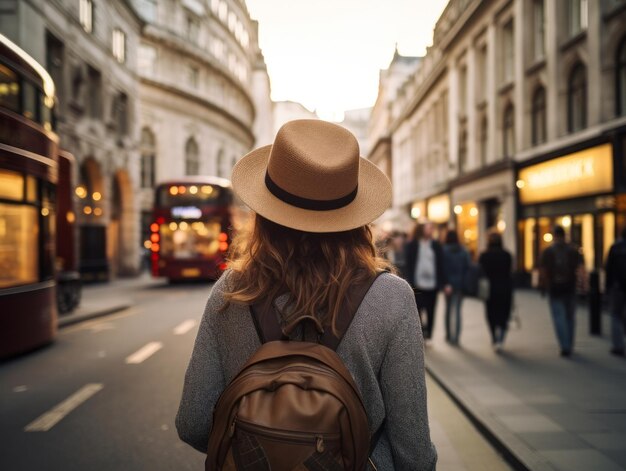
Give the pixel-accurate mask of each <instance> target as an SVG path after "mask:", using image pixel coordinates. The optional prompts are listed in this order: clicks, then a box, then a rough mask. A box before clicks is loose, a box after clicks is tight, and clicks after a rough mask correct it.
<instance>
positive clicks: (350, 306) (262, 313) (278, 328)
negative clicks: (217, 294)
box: [250, 271, 386, 350]
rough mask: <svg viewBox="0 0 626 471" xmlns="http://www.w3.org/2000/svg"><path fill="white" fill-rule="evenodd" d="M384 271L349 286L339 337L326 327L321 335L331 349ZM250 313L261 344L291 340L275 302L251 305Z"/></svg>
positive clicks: (323, 343) (342, 310)
mask: <svg viewBox="0 0 626 471" xmlns="http://www.w3.org/2000/svg"><path fill="white" fill-rule="evenodd" d="M383 273H386V271H381V272H379V273H377V274H376V275H375V276H373V277H371V278H370V279H368V280H366V281H365V282H363V283H359V284H358V285H353V286H351V287H350V288H349V290H348V293H347V295H346V298H345V299H344V302H343V305H342V307H341V309H340V311H339V316H338V317H337V323H336V327H337V331H338V333H339V337H336V336H335V335H333V333H332V331H331V329H326V331H325V332H324V334H322V335H321V337H320V343H321V344H322V345H324V346H326V347H328V348H330V349H331V350H336V349H337V347H338V346H339V343H340V342H341V339H342V338H343V336H344V334H345V333H346V331H347V330H348V327H349V326H350V323H351V322H352V319H353V318H354V315H355V314H356V312H357V310H358V309H359V306H360V305H361V302H363V298H365V295H366V294H367V292H368V291H369V289H370V287H371V286H372V284H373V283H374V281H376V278H378V277H379V276H380V275H381V274H383ZM266 306H267V307H266ZM250 314H251V316H252V321H253V323H254V327H255V329H256V331H257V335H258V336H259V340H260V342H261V344H264V343H267V342H271V341H274V340H289V337H288V336H286V335H285V334H284V333H283V326H282V325H281V323H280V321H279V318H278V316H277V315H276V311H275V309H274V307H273V304H270V305H269V306H268V305H267V304H265V303H257V304H254V305H250ZM303 320H304V319H303Z"/></svg>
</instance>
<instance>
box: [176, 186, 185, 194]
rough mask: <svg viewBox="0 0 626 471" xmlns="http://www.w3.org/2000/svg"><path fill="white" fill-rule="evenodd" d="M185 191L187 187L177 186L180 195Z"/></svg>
mask: <svg viewBox="0 0 626 471" xmlns="http://www.w3.org/2000/svg"><path fill="white" fill-rule="evenodd" d="M186 192H187V188H185V187H184V186H182V185H181V186H179V187H178V193H179V194H181V195H184V194H185V193H186Z"/></svg>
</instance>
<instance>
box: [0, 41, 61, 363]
mask: <svg viewBox="0 0 626 471" xmlns="http://www.w3.org/2000/svg"><path fill="white" fill-rule="evenodd" d="M54 100H55V96H54V83H53V82H52V79H51V78H50V76H49V75H48V73H47V72H46V71H45V70H44V68H43V67H42V66H41V65H39V64H38V63H37V62H36V61H35V60H34V59H33V58H32V57H30V56H29V55H28V54H26V53H25V52H24V51H23V50H22V49H20V48H19V47H18V46H16V45H15V44H14V43H13V42H11V41H10V40H9V39H7V38H6V37H4V36H3V35H1V34H0V357H6V356H10V355H15V354H17V353H21V352H24V351H27V350H30V349H33V348H35V347H37V346H40V345H43V344H46V343H49V342H51V341H52V339H53V338H54V335H55V333H56V328H57V304H56V279H55V250H56V247H55V242H56V239H55V226H56V224H55V215H56V209H57V206H56V195H57V180H58V137H57V135H56V134H55V133H54V132H53V130H52V109H53V106H54Z"/></svg>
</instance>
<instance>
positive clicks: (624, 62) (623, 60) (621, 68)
mask: <svg viewBox="0 0 626 471" xmlns="http://www.w3.org/2000/svg"><path fill="white" fill-rule="evenodd" d="M615 88H616V98H617V99H616V100H615V104H616V106H617V109H616V110H615V111H616V114H617V116H626V37H624V39H622V43H621V44H620V46H619V47H618V48H617V58H616V60H615Z"/></svg>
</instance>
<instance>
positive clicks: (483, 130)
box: [479, 116, 489, 167]
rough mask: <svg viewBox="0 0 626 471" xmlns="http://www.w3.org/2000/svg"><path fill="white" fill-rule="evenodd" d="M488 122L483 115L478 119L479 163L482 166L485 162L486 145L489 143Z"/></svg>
mask: <svg viewBox="0 0 626 471" xmlns="http://www.w3.org/2000/svg"><path fill="white" fill-rule="evenodd" d="M488 124H489V122H488V121H487V117H486V116H483V119H482V120H481V121H480V149H479V150H480V165H481V167H484V166H485V165H486V164H487V146H488V144H489V126H488Z"/></svg>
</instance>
